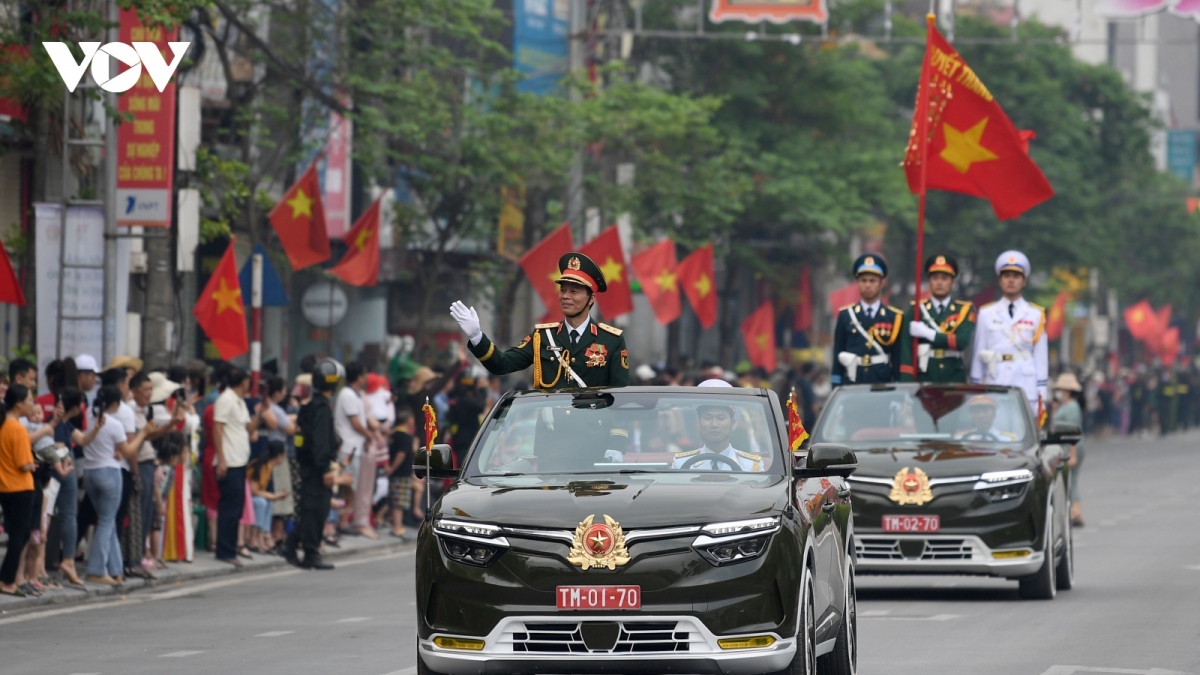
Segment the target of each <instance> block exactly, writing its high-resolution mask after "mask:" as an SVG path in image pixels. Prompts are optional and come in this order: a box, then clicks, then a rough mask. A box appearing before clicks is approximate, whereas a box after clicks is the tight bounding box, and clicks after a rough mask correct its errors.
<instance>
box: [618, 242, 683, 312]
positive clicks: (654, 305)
mask: <svg viewBox="0 0 1200 675" xmlns="http://www.w3.org/2000/svg"><path fill="white" fill-rule="evenodd" d="M676 264H677V263H676V262H675V242H673V241H671V240H670V239H664V240H662V241H660V242H658V243H657V244H655V245H653V246H651V247H650V248H648V249H646V250H645V251H642V252H641V253H639V254H637V255H635V256H633V260H631V261H630V265H631V266H632V267H633V273H634V274H636V275H637V278H638V281H639V282H641V284H642V293H645V294H646V300H648V301H650V308H651V309H653V310H654V317H655V318H656V319H658V322H659V323H660V324H662V325H664V326H665V325H667V324H669V323H671V322H672V321H674V320H675V319H678V318H679V313H680V311H682V309H683V307H682V300H681V299H680V298H679V284H678V283H677V282H676V279H675V266H676Z"/></svg>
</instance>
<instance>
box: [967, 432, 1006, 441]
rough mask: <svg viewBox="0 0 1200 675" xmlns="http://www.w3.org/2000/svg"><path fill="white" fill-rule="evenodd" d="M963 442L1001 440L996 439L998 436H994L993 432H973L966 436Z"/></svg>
mask: <svg viewBox="0 0 1200 675" xmlns="http://www.w3.org/2000/svg"><path fill="white" fill-rule="evenodd" d="M963 440H964V441H998V440H1000V439H999V438H996V436H995V435H994V434H992V432H990V431H972V432H971V433H969V434H967V435H966V436H963Z"/></svg>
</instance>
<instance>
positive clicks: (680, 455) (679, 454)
mask: <svg viewBox="0 0 1200 675" xmlns="http://www.w3.org/2000/svg"><path fill="white" fill-rule="evenodd" d="M698 454H700V448H696V449H695V450H685V451H683V452H677V453H675V459H683V458H684V457H691V456H692V455H698Z"/></svg>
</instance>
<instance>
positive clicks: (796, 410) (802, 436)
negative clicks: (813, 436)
mask: <svg viewBox="0 0 1200 675" xmlns="http://www.w3.org/2000/svg"><path fill="white" fill-rule="evenodd" d="M787 409H788V447H789V448H791V450H792V452H796V451H797V450H799V449H800V444H801V443H803V442H804V441H806V440H808V430H807V429H805V428H804V420H801V419H800V407H799V406H797V405H796V390H795V389H793V390H792V395H791V396H788V402H787Z"/></svg>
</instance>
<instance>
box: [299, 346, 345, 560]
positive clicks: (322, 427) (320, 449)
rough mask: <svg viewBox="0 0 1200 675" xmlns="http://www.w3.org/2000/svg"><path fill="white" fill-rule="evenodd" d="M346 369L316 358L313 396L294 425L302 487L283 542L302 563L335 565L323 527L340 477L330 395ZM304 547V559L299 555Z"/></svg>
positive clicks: (301, 410) (313, 371) (335, 363)
mask: <svg viewBox="0 0 1200 675" xmlns="http://www.w3.org/2000/svg"><path fill="white" fill-rule="evenodd" d="M343 375H344V372H343V370H342V365H341V364H340V363H338V362H337V361H334V360H333V359H322V360H321V361H318V362H317V364H316V365H315V366H314V367H313V370H312V388H313V396H312V400H310V401H309V402H308V403H305V404H304V406H303V407H302V408H300V413H299V415H297V418H296V424H297V426H298V427H299V433H298V434H297V435H296V463H297V464H298V465H299V469H300V476H299V479H300V480H299V483H300V484H299V486H295V485H293V489H294V490H295V491H296V497H297V503H296V521H297V522H296V524H295V526H294V527H293V529H292V533H291V534H290V535H288V538H287V544H286V545H285V546H284V557H285V558H286V559H287V561H288V562H289V563H291V564H293V565H296V566H298V567H304V568H306V569H313V570H331V569H333V565H332V564H331V563H328V562H325V561H324V560H322V559H321V531H322V530H323V529H324V527H325V521H326V519H327V518H328V517H329V501H330V498H331V497H333V481H334V478H336V476H337V451H338V445H339V443H340V441H339V440H338V437H337V434H336V433H334V430H333V405H332V404H331V403H330V399H329V397H330V395H331V394H332V393H333V392H334V390H336V389H337V386H338V382H339V381H340V380H341V379H342V377H343ZM298 548H302V549H304V558H303V560H301V559H300V558H299V556H298V551H297V549H298Z"/></svg>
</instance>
